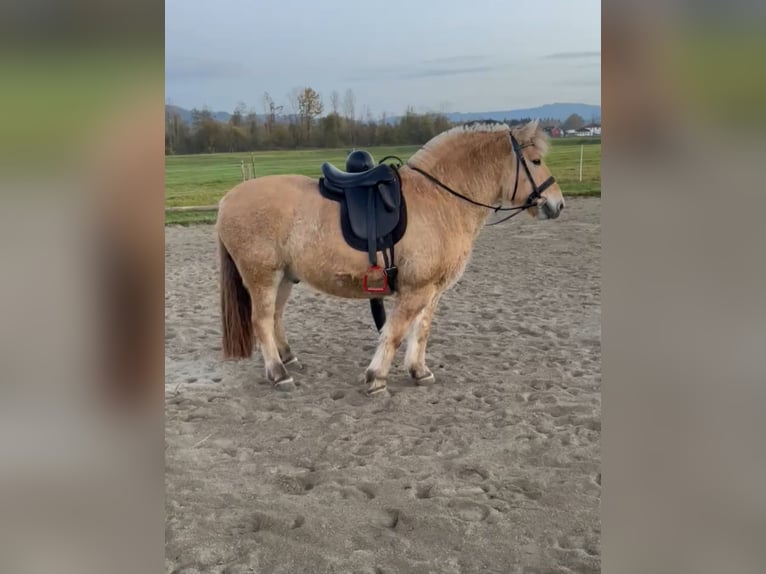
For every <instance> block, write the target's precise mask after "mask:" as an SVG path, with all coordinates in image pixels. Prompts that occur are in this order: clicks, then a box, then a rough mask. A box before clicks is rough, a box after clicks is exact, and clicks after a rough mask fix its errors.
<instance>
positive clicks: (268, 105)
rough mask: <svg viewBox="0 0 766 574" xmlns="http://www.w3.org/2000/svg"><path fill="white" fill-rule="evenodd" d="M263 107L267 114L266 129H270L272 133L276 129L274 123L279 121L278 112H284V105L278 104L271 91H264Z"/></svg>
mask: <svg viewBox="0 0 766 574" xmlns="http://www.w3.org/2000/svg"><path fill="white" fill-rule="evenodd" d="M263 108H264V112H265V114H266V131H268V132H269V135H270V134H271V133H272V132H273V131H274V124H276V123H277V114H279V113H282V109H283V108H284V106H278V105H276V104H275V103H274V99H273V98H272V97H271V96H270V95H269V92H264V93H263Z"/></svg>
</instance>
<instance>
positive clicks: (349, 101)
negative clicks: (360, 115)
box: [343, 88, 355, 120]
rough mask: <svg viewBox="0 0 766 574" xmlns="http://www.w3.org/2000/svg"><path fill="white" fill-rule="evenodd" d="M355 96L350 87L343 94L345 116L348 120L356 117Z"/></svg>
mask: <svg viewBox="0 0 766 574" xmlns="http://www.w3.org/2000/svg"><path fill="white" fill-rule="evenodd" d="M354 108H355V98H354V92H353V91H352V90H351V88H349V89H348V90H346V95H345V96H343V117H345V118H346V119H347V120H353V119H354Z"/></svg>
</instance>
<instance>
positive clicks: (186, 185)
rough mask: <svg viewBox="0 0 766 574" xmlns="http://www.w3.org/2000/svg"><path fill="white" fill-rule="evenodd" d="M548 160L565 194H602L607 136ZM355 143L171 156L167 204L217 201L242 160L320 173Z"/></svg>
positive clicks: (561, 149)
mask: <svg viewBox="0 0 766 574" xmlns="http://www.w3.org/2000/svg"><path fill="white" fill-rule="evenodd" d="M551 144H552V145H551V150H550V152H549V153H548V156H547V157H546V163H547V165H548V167H549V168H550V170H551V172H552V173H553V175H554V176H555V177H556V181H557V182H558V183H559V185H560V186H561V188H562V190H563V191H564V194H565V196H571V195H600V194H601V138H598V137H596V138H566V139H554V140H551ZM580 144H583V145H584V147H583V176H582V182H580V181H578V179H579V162H580ZM419 147H420V146H383V147H370V148H366V149H367V150H368V151H369V152H370V153H372V155H373V157H375V159H376V160H378V161H379V160H381V159H382V158H383V157H385V156H387V155H397V156H399V157H400V158H401V159H402V160H403V161H407V159H408V158H409V157H410V156H411V155H412V154H413V153H415V152H416V151H417V150H418V149H419ZM348 152H349V148H340V149H316V150H293V151H265V152H253V153H236V154H225V153H219V154H201V155H183V156H168V157H167V158H166V161H165V205H166V206H167V207H174V206H185V205H215V204H216V203H217V202H218V200H219V199H221V197H223V196H224V194H225V193H226V192H227V191H229V190H230V189H231V188H232V187H234V186H235V185H237V184H238V183H239V182H241V181H242V171H241V168H240V165H241V162H242V161H244V162H245V164H246V165H248V164H250V162H251V156H252V161H253V162H254V163H255V175H256V177H262V176H264V175H272V174H285V173H295V174H302V175H307V176H310V177H319V168H320V166H321V164H322V162H324V161H329V162H331V163H333V164H335V165H336V166H338V167H342V166H343V165H344V164H345V161H346V155H348ZM213 221H215V213H214V212H210V213H207V212H184V213H178V212H175V213H174V212H169V213H167V215H166V223H169V224H170V223H175V224H189V223H208V222H213Z"/></svg>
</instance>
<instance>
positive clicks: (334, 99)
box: [330, 90, 340, 115]
mask: <svg viewBox="0 0 766 574" xmlns="http://www.w3.org/2000/svg"><path fill="white" fill-rule="evenodd" d="M330 109H331V110H332V113H333V114H335V115H338V110H339V109H340V94H339V93H338V90H333V91H332V94H330Z"/></svg>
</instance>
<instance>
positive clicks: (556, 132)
mask: <svg viewBox="0 0 766 574" xmlns="http://www.w3.org/2000/svg"><path fill="white" fill-rule="evenodd" d="M543 131H544V132H545V133H547V134H548V135H549V136H550V137H552V138H560V137H563V136H564V132H563V130H562V129H561V128H560V127H558V126H546V127H544V128H543Z"/></svg>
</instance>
